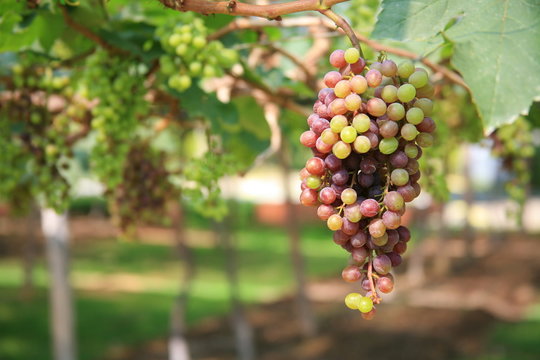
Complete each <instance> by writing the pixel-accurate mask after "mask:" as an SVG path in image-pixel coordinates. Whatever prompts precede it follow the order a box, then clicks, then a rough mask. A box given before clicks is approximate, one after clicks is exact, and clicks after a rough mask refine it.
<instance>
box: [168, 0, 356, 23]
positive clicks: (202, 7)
mask: <svg viewBox="0 0 540 360" xmlns="http://www.w3.org/2000/svg"><path fill="white" fill-rule="evenodd" d="M158 1H159V2H160V3H162V4H163V5H165V6H166V7H168V8H170V9H173V10H177V11H194V12H198V13H201V14H204V15H209V14H227V15H236V16H258V17H262V18H266V19H270V20H281V16H282V15H287V14H292V13H297V12H300V11H321V10H325V9H329V8H330V7H332V6H333V5H335V4H339V3H342V2H346V1H349V0H296V1H289V2H285V3H279V4H269V5H254V4H246V3H242V2H239V1H235V0H231V1H209V0H158Z"/></svg>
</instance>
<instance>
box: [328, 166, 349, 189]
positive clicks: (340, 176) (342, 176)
mask: <svg viewBox="0 0 540 360" xmlns="http://www.w3.org/2000/svg"><path fill="white" fill-rule="evenodd" d="M332 182H333V183H334V184H335V185H338V186H343V185H345V184H347V183H348V182H349V173H348V172H347V170H344V169H341V170H338V171H336V172H335V173H334V175H332Z"/></svg>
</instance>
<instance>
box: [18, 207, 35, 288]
mask: <svg viewBox="0 0 540 360" xmlns="http://www.w3.org/2000/svg"><path fill="white" fill-rule="evenodd" d="M38 219H39V211H38V209H37V208H36V207H35V205H34V204H32V206H31V208H30V211H29V212H28V216H27V218H26V236H25V239H24V244H23V254H22V266H23V289H22V290H23V294H24V295H25V296H30V295H32V294H33V292H34V264H35V259H36V229H37V227H38V221H39V220H38Z"/></svg>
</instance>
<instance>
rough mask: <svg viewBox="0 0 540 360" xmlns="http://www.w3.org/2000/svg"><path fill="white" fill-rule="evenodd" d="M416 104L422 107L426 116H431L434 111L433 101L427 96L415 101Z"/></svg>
mask: <svg viewBox="0 0 540 360" xmlns="http://www.w3.org/2000/svg"><path fill="white" fill-rule="evenodd" d="M414 106H415V107H417V108H420V109H422V111H423V112H424V115H425V116H431V114H432V112H433V101H431V100H430V99H426V98H420V99H418V100H416V101H415V102H414Z"/></svg>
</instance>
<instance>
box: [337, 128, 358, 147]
mask: <svg viewBox="0 0 540 360" xmlns="http://www.w3.org/2000/svg"><path fill="white" fill-rule="evenodd" d="M356 135H357V133H356V129H355V128H354V127H352V126H345V127H344V128H343V129H342V130H341V133H340V137H341V140H343V141H344V142H346V143H352V142H354V140H356Z"/></svg>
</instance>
